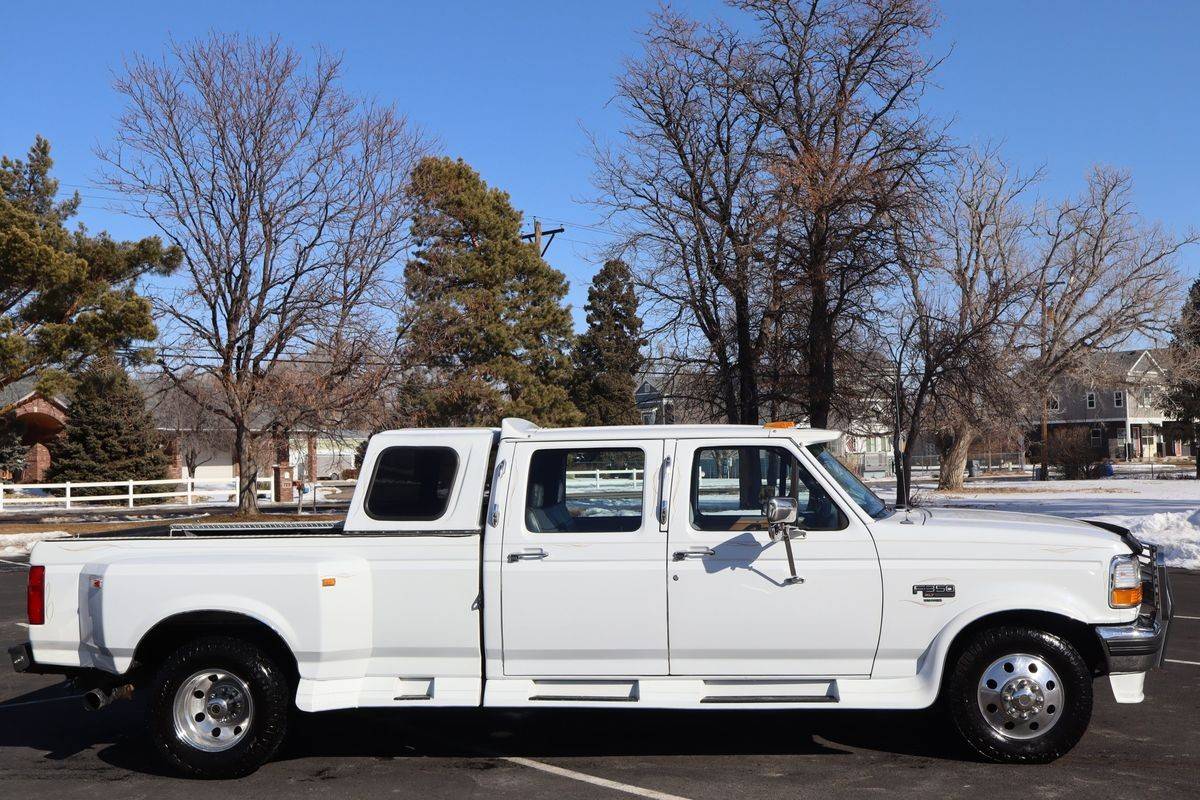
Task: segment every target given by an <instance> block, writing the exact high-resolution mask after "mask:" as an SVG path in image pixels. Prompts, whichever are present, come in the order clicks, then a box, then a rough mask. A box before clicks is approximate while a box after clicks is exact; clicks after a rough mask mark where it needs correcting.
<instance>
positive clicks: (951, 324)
mask: <svg viewBox="0 0 1200 800" xmlns="http://www.w3.org/2000/svg"><path fill="white" fill-rule="evenodd" d="M1029 184H1030V179H1028V178H1022V177H1021V176H1020V175H1017V174H1016V173H1013V172H1011V171H1010V170H1008V169H1007V168H1006V167H1004V165H1003V164H1002V163H1001V162H999V161H998V160H997V159H996V158H995V157H994V155H993V154H991V153H990V152H985V153H981V154H975V155H972V156H970V157H968V158H967V160H966V161H965V163H964V165H963V166H962V167H960V168H959V169H957V170H955V171H954V172H953V173H952V174H951V180H950V181H949V183H948V186H947V187H946V189H945V190H944V192H943V193H942V194H941V195H940V196H939V197H938V198H937V202H936V203H933V204H931V205H930V206H928V207H926V208H925V209H924V211H923V213H920V214H917V215H907V216H905V217H894V218H893V219H892V225H893V233H894V235H895V237H896V244H895V253H896V254H897V256H898V258H899V263H900V268H901V272H902V275H903V292H902V294H901V296H900V297H899V298H897V300H898V301H899V307H898V308H897V309H896V311H895V312H894V317H893V318H894V320H895V323H894V324H895V327H894V331H893V332H892V336H891V337H889V339H888V341H889V342H890V343H891V347H892V359H893V362H894V364H895V368H894V373H893V376H892V381H891V382H892V392H891V393H892V395H893V397H894V403H895V409H896V421H895V430H894V433H893V454H894V458H895V460H896V472H897V488H896V498H897V499H896V502H897V504H899V505H907V504H908V500H909V493H910V491H911V483H910V482H911V477H912V458H913V448H914V446H915V443H916V441H917V439H918V437H919V435H920V434H921V432H922V430H923V429H924V427H925V423H926V422H927V421H928V418H929V416H930V412H931V411H932V410H933V409H934V408H935V407H936V406H937V404H939V403H942V404H951V403H953V402H955V401H956V400H957V401H958V402H960V403H963V404H964V405H967V406H970V405H974V404H976V403H980V404H983V403H984V402H986V400H985V398H984V397H983V395H984V394H985V392H986V390H985V389H984V388H982V387H986V386H988V385H989V383H990V384H1001V383H1003V381H1004V380H1005V379H1006V377H1005V371H1006V368H1005V366H1004V364H1005V360H1006V359H1007V358H1008V353H1009V352H1010V347H1011V343H1012V341H1013V340H1014V339H1016V338H1017V335H1018V334H1017V332H1018V331H1022V330H1023V329H1024V325H1025V320H1026V319H1027V317H1028V315H1029V310H1028V309H1029V302H1028V301H1029V299H1030V297H1031V293H1032V289H1033V285H1032V284H1031V282H1030V281H1029V279H1028V278H1029V269H1028V267H1027V262H1026V261H1025V259H1024V258H1023V257H1022V254H1021V252H1020V249H1021V244H1022V241H1023V226H1024V224H1025V223H1024V218H1023V216H1022V215H1021V214H1020V212H1019V210H1018V209H1017V208H1016V207H1015V203H1016V200H1017V198H1019V197H1020V195H1021V194H1022V192H1024V191H1025V189H1026V188H1027V187H1028V186H1029ZM1009 372H1011V370H1009ZM973 413H974V414H977V413H978V412H977V411H975V410H974V409H960V414H962V417H963V418H964V419H967V420H969V419H971V416H970V415H971V414H973ZM902 445H903V446H902Z"/></svg>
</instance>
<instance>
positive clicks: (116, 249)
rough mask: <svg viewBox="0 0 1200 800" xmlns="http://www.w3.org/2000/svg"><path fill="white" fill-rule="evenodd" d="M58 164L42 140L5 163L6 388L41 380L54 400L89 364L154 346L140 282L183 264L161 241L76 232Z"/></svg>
mask: <svg viewBox="0 0 1200 800" xmlns="http://www.w3.org/2000/svg"><path fill="white" fill-rule="evenodd" d="M53 164H54V161H53V160H52V159H51V158H50V143H49V142H47V141H46V140H45V139H43V138H42V137H40V136H39V137H37V140H36V141H35V142H34V145H33V147H31V148H30V149H29V155H28V156H27V159H26V160H25V161H21V160H14V159H10V158H8V157H4V158H0V389H2V388H4V387H5V386H8V385H10V384H12V383H15V382H16V381H18V380H21V379H23V378H27V377H30V376H33V375H37V376H38V378H39V387H38V388H39V389H40V390H41V391H42V392H43V393H46V394H54V393H57V392H59V391H62V390H64V389H65V388H68V387H69V385H70V381H69V379H68V377H67V373H68V372H69V371H73V370H76V369H78V368H79V367H80V365H82V364H83V363H85V362H86V361H87V360H88V359H90V358H92V357H94V356H96V355H97V354H99V353H103V352H106V351H108V350H110V349H111V348H113V347H120V346H127V345H129V344H130V343H131V342H133V341H136V340H139V339H143V340H144V339H153V338H154V337H155V335H156V331H155V327H154V322H153V320H152V319H151V315H150V304H149V302H148V301H147V300H146V299H145V298H144V297H141V296H139V295H138V294H137V293H136V292H135V291H134V287H133V284H134V281H136V280H137V278H138V277H140V276H142V275H144V274H146V273H147V272H156V273H160V274H163V273H167V272H170V271H171V270H172V269H174V268H175V267H176V266H177V265H178V264H179V261H180V253H179V251H178V249H177V248H174V247H171V248H164V247H163V245H162V242H161V241H160V240H159V239H158V238H157V237H151V238H147V239H142V240H141V241H138V242H117V241H114V240H113V239H111V238H109V237H108V236H107V235H106V234H100V235H99V236H89V235H88V234H87V231H86V230H84V228H83V227H82V226H80V227H79V228H77V229H76V230H74V231H68V230H67V227H66V223H67V221H68V220H69V219H70V218H71V217H73V216H74V215H75V213H76V211H77V210H78V209H79V195H78V194H76V195H74V196H72V197H71V198H70V199H67V200H64V201H61V202H59V201H56V200H55V197H56V195H57V194H58V181H56V180H54V179H53V178H52V177H50V168H51V166H52V165H53ZM8 410H9V409H6V408H0V414H3V413H5V412H6V411H8Z"/></svg>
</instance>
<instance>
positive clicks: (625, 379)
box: [572, 260, 644, 425]
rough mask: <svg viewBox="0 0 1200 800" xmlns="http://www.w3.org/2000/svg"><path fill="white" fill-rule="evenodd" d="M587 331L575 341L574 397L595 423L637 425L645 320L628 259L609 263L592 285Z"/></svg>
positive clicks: (590, 422) (587, 307)
mask: <svg viewBox="0 0 1200 800" xmlns="http://www.w3.org/2000/svg"><path fill="white" fill-rule="evenodd" d="M584 308H585V309H586V310H587V323H588V329H587V331H586V332H585V333H584V334H583V335H582V336H580V337H579V341H578V342H577V343H576V345H575V380H574V382H573V384H572V398H573V399H574V401H575V405H576V406H577V407H578V408H579V410H580V411H582V412H583V413H584V415H585V416H586V418H587V420H588V423H589V424H596V425H634V424H637V422H638V421H639V417H638V413H637V405H636V404H635V402H634V397H633V393H634V391H636V389H637V387H636V385H635V382H634V375H635V374H636V373H637V371H638V369H640V368H641V366H642V354H641V347H642V345H643V344H644V340H643V338H642V320H641V318H640V317H639V316H638V306H637V296H636V295H635V294H634V291H633V275H632V273H630V271H629V267H628V266H626V264H625V262H623V261H618V260H612V261H608V262H606V263H605V264H604V266H603V267H601V268H600V271H599V272H598V273H596V277H595V278H593V279H592V285H591V287H590V288H589V289H588V302H587V305H586V306H584Z"/></svg>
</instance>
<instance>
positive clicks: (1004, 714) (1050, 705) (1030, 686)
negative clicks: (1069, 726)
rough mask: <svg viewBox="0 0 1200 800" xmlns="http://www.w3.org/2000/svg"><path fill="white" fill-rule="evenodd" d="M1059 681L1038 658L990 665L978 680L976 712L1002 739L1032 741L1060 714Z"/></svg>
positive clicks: (1008, 659) (1008, 658) (1017, 656)
mask: <svg viewBox="0 0 1200 800" xmlns="http://www.w3.org/2000/svg"><path fill="white" fill-rule="evenodd" d="M1064 699H1065V695H1064V693H1063V686H1062V680H1061V679H1060V678H1059V676H1058V673H1057V672H1055V671H1054V668H1053V667H1051V666H1050V664H1049V663H1048V662H1047V661H1046V660H1045V659H1044V658H1041V657H1039V656H1033V655H1029V654H1028V653H1013V654H1011V655H1007V656H1004V657H1003V658H998V659H996V660H995V661H993V662H992V663H991V664H990V665H989V666H988V668H987V669H985V670H984V671H983V676H982V677H981V678H980V679H979V692H978V701H979V711H980V713H981V714H983V718H984V720H985V721H986V722H987V724H988V725H989V726H990V727H991V728H992V730H994V731H995V732H996V733H998V734H1000V735H1001V736H1003V737H1005V738H1006V739H1036V738H1038V737H1039V736H1044V735H1045V734H1046V733H1047V731H1049V730H1050V729H1051V728H1053V727H1054V726H1055V725H1056V724H1058V719H1059V717H1061V716H1062V714H1063V701H1064Z"/></svg>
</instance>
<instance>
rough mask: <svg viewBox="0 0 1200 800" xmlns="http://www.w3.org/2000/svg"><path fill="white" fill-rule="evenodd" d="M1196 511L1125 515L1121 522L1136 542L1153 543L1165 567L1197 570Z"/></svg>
mask: <svg viewBox="0 0 1200 800" xmlns="http://www.w3.org/2000/svg"><path fill="white" fill-rule="evenodd" d="M1198 522H1200V511H1196V512H1195V513H1193V514H1190V515H1189V514H1186V513H1182V512H1176V513H1160V514H1150V515H1149V516H1145V517H1127V518H1125V519H1124V520H1123V522H1122V524H1124V525H1125V526H1126V527H1128V528H1129V532H1130V533H1132V534H1133V535H1134V536H1136V537H1137V538H1138V539H1139V540H1140V541H1143V542H1146V543H1148V544H1156V545H1158V546H1159V551H1160V552H1161V553H1162V554H1163V555H1164V556H1165V558H1166V561H1167V566H1171V567H1184V568H1185V569H1200V525H1197V523H1198Z"/></svg>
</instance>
